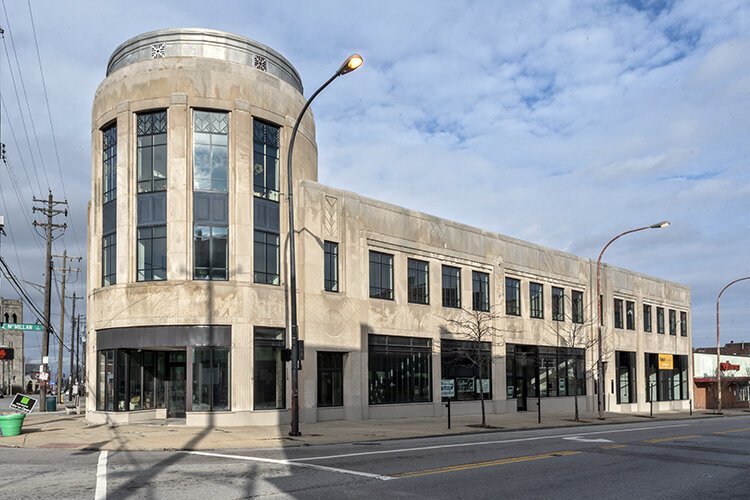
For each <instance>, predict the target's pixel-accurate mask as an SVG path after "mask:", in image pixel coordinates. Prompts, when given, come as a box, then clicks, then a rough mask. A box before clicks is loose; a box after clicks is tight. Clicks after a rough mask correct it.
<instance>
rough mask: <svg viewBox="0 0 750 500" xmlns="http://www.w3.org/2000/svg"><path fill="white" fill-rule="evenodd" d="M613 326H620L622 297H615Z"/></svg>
mask: <svg viewBox="0 0 750 500" xmlns="http://www.w3.org/2000/svg"><path fill="white" fill-rule="evenodd" d="M614 313H615V328H622V299H615V310H614Z"/></svg>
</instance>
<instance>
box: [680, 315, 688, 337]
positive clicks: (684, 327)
mask: <svg viewBox="0 0 750 500" xmlns="http://www.w3.org/2000/svg"><path fill="white" fill-rule="evenodd" d="M687 332H688V324H687V313H686V312H685V311H680V337H687Z"/></svg>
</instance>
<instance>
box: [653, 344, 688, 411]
mask: <svg viewBox="0 0 750 500" xmlns="http://www.w3.org/2000/svg"><path fill="white" fill-rule="evenodd" d="M671 356H672V369H666V370H663V369H659V354H654V353H646V401H647V402H648V401H677V400H680V399H688V398H689V393H688V357H687V356H682V355H677V354H673V355H671Z"/></svg>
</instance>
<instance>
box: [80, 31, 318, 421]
mask: <svg viewBox="0 0 750 500" xmlns="http://www.w3.org/2000/svg"><path fill="white" fill-rule="evenodd" d="M304 102H305V99H304V96H303V87H302V82H301V79H300V77H299V74H298V73H297V71H296V70H295V69H294V67H293V66H292V65H291V63H289V61H287V60H286V59H285V58H284V57H283V56H281V55H280V54H279V53H277V52H276V51H274V50H273V49H271V48H270V47H267V46H265V45H263V44H260V43H258V42H255V41H253V40H250V39H248V38H245V37H242V36H238V35H234V34H230V33H225V32H221V31H215V30H206V29H165V30H158V31H152V32H149V33H145V34H142V35H139V36H137V37H134V38H132V39H130V40H128V41H126V42H125V43H123V44H122V45H120V46H119V47H117V49H116V50H115V51H114V52H113V54H112V56H111V58H110V60H109V63H108V65H107V75H106V78H105V79H104V81H103V82H102V83H101V84H100V85H99V87H98V89H97V91H96V95H95V97H94V102H93V108H92V127H91V131H92V137H91V142H92V182H91V192H92V198H91V202H90V205H89V248H88V255H89V259H88V285H87V287H88V322H89V323H88V343H87V352H86V354H87V360H88V362H87V372H88V373H87V375H88V377H87V379H88V381H89V392H88V401H87V409H88V410H87V418H88V419H89V420H91V421H99V422H105V421H106V422H132V421H137V420H144V419H153V418H166V417H185V418H186V419H187V423H188V424H193V425H233V424H234V425H246V424H254V423H257V424H271V423H278V422H283V421H286V420H287V413H286V411H285V410H284V408H285V406H286V405H285V404H284V400H285V399H286V394H285V392H286V391H285V389H284V379H285V377H284V376H283V373H282V371H283V370H285V365H284V363H282V362H281V357H282V355H283V352H284V349H283V348H284V328H285V324H286V320H285V316H286V314H285V311H286V308H285V287H284V286H283V285H284V283H283V280H282V276H283V272H282V271H281V269H283V268H284V265H285V259H284V258H282V257H283V255H284V253H285V252H284V247H285V243H284V242H285V241H286V238H285V237H284V236H285V235H286V234H287V227H286V224H285V214H286V213H287V210H288V206H287V203H286V197H285V196H284V195H283V192H282V189H281V187H282V186H286V182H287V180H286V170H285V169H284V168H282V165H285V164H286V153H287V145H288V138H289V136H290V134H291V131H292V127H293V125H294V121H295V118H296V117H297V115H298V114H299V112H300V110H301V109H302V106H303V105H304ZM295 146H296V147H295V150H294V160H295V161H294V176H295V181H297V182H299V181H301V180H313V181H315V180H317V148H316V144H315V127H314V120H313V118H312V115H311V114H307V115H306V116H305V118H304V120H303V121H302V124H301V126H300V129H299V132H298V137H297V141H296V145H295ZM258 325H263V327H259V326H258ZM280 370H281V371H280ZM260 371H262V372H263V374H262V376H261V377H259V376H258V375H259V373H260ZM258 410H277V411H263V412H259V411H258Z"/></svg>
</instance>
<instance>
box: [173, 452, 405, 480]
mask: <svg viewBox="0 0 750 500" xmlns="http://www.w3.org/2000/svg"><path fill="white" fill-rule="evenodd" d="M186 453H189V454H191V455H202V456H204V457H216V458H231V459H234V460H248V461H251V462H264V463H268V464H278V465H293V466H295V467H306V468H308V469H317V470H324V471H328V472H338V473H339V474H349V475H351V476H361V477H366V478H370V479H379V480H381V481H389V480H391V479H394V478H392V477H390V476H383V475H381V474H370V473H369V472H360V471H357V470H349V469H338V468H336V467H326V466H325V465H316V464H306V463H303V462H292V461H291V460H276V459H273V458H261V457H247V456H243V455H225V454H222V453H208V452H205V451H188V452H186Z"/></svg>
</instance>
